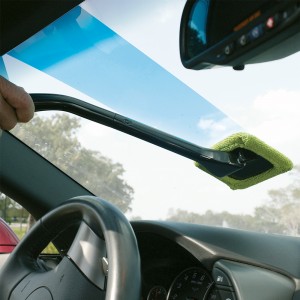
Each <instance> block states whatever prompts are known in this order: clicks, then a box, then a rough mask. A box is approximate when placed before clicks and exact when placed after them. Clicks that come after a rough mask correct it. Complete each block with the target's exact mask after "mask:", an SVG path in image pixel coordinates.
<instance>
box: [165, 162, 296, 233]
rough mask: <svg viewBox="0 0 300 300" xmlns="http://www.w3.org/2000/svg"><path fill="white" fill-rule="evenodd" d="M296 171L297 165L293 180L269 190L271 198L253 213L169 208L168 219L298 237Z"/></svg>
mask: <svg viewBox="0 0 300 300" xmlns="http://www.w3.org/2000/svg"><path fill="white" fill-rule="evenodd" d="M299 173H300V166H296V167H295V168H294V173H292V176H294V181H293V183H292V184H290V185H288V186H287V187H285V188H281V189H273V190H270V191H269V197H270V199H269V200H268V201H267V202H266V203H265V204H264V205H261V206H258V207H256V208H255V212H254V215H241V214H230V213H228V212H221V213H214V212H212V211H210V210H208V211H206V212H205V213H204V214H197V213H193V212H188V211H185V210H180V209H179V210H175V211H171V212H170V216H169V217H168V220H170V221H181V222H188V223H198V224H206V225H214V226H223V227H231V228H239V229H246V230H253V231H257V232H265V233H277V234H285V235H292V236H299V235H300V176H299V175H300V174H299Z"/></svg>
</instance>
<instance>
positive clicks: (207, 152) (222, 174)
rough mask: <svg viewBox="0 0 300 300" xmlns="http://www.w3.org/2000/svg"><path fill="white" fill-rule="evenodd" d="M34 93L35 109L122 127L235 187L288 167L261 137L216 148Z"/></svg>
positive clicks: (98, 109)
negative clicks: (64, 113)
mask: <svg viewBox="0 0 300 300" xmlns="http://www.w3.org/2000/svg"><path fill="white" fill-rule="evenodd" d="M31 97H32V99H33V101H34V104H35V111H43V110H63V111H66V112H70V113H73V114H76V115H78V116H81V117H83V118H87V119H89V120H91V121H94V122H97V123H100V124H103V125H105V126H108V127H111V128H114V129H116V130H119V131H122V132H124V133H126V134H129V135H132V136H134V137H136V138H139V139H142V140H144V141H146V142H148V143H151V144H154V145H156V146H159V147H161V148H164V149H167V150H169V151H172V152H174V153H177V154H179V155H181V156H184V157H186V158H189V159H191V160H193V161H195V162H197V165H198V166H199V167H200V168H201V169H203V170H205V171H206V172H207V173H209V174H211V175H213V176H215V177H217V178H225V180H226V178H227V177H230V179H235V181H233V182H231V180H230V182H229V183H228V182H226V183H227V184H228V185H229V186H230V187H231V188H241V187H239V185H238V184H235V182H237V183H239V182H240V181H241V180H245V182H244V183H243V184H242V186H243V187H247V186H250V185H252V184H254V183H252V179H251V184H249V183H248V185H247V184H245V183H246V179H248V178H252V177H255V178H256V176H257V175H260V174H261V175H263V173H266V175H265V176H263V178H262V179H260V180H257V181H256V182H255V183H257V182H259V181H262V180H265V179H267V178H270V177H272V176H275V175H277V174H278V173H277V171H276V172H275V173H276V174H274V172H273V171H272V169H274V166H275V169H280V170H281V172H284V171H287V170H285V168H278V167H277V165H276V163H277V164H278V162H277V160H278V157H277V156H280V157H284V156H283V155H281V154H280V155H277V156H276V158H274V161H273V158H272V157H271V156H272V155H273V152H274V151H275V152H276V153H277V151H276V150H273V149H272V148H271V147H269V146H267V145H265V144H264V143H262V142H261V141H259V142H258V140H254V139H253V138H249V136H248V135H245V134H244V135H243V136H244V137H243V138H241V136H236V137H235V136H234V137H233V138H228V139H226V140H225V141H224V144H222V143H221V144H220V145H219V146H218V147H217V148H216V149H209V148H204V147H200V146H198V145H195V144H193V143H190V142H188V141H185V140H183V139H181V138H178V137H176V136H174V135H171V134H168V133H166V132H163V131H161V130H158V129H156V128H153V127H150V126H147V125H145V124H143V123H140V122H137V121H135V120H133V119H130V118H127V117H126V116H122V115H120V114H117V113H115V112H112V111H109V110H107V109H104V108H101V107H98V106H95V105H92V104H90V103H86V102H84V101H82V100H79V99H77V98H73V97H69V96H64V95H56V94H31ZM243 140H244V142H243ZM262 145H264V146H262ZM261 148H262V149H261ZM263 148H264V149H265V150H263ZM247 149H248V150H247ZM252 151H253V152H252ZM260 155H261V156H260ZM270 157H271V158H270ZM287 161H288V165H289V166H291V162H290V161H289V160H287ZM279 164H280V166H281V165H285V164H286V163H285V161H283V162H282V161H281V160H280V163H279ZM282 170H283V171H282ZM269 171H270V172H269ZM279 173H280V172H279ZM265 177H266V178H265ZM258 178H260V177H258ZM253 179H254V178H253ZM222 180H223V179H222ZM225 180H224V182H225ZM232 183H234V184H232Z"/></svg>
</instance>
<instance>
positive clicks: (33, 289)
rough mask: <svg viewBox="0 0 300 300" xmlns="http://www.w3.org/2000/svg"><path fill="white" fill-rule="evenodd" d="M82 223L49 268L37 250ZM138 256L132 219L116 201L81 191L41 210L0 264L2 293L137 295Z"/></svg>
mask: <svg viewBox="0 0 300 300" xmlns="http://www.w3.org/2000/svg"><path fill="white" fill-rule="evenodd" d="M74 224H77V225H78V224H79V229H78V231H77V233H76V235H75V238H74V239H73V242H72V244H71V247H70V248H69V250H68V252H67V254H66V255H65V256H64V257H63V258H62V260H61V262H60V263H59V264H58V265H57V266H56V267H55V268H54V269H51V270H47V269H45V268H43V267H41V265H40V264H39V263H38V255H39V253H40V252H41V251H42V249H43V248H44V247H45V245H47V244H48V243H49V242H51V241H52V240H54V239H56V238H57V237H58V236H60V235H61V234H62V233H63V232H65V230H66V228H69V227H70V226H73V225H74ZM140 287H141V274H140V257H139V251H138V247H137V242H136V238H135V235H134V232H133V230H132V228H131V225H130V223H129V222H128V220H127V219H126V218H125V216H124V215H123V214H122V213H121V212H120V211H119V210H118V209H117V208H116V207H114V206H113V205H112V204H110V203H109V202H106V201H104V200H101V199H99V198H97V197H90V196H86V197H77V198H73V199H71V200H68V201H66V202H64V203H63V204H62V205H61V206H59V207H57V208H55V209H54V210H52V211H50V212H49V213H47V214H46V215H45V216H43V217H42V218H41V219H40V220H39V221H38V222H37V223H36V224H35V225H34V227H33V228H32V229H31V231H30V232H29V233H28V234H27V235H26V236H25V237H24V238H23V239H22V240H21V241H20V243H19V244H18V246H17V247H16V248H15V250H14V252H13V253H12V254H11V255H10V257H9V259H8V260H7V261H6V263H5V265H4V266H3V267H2V268H1V269H0V299H3V300H6V299H7V300H8V299H9V300H23V299H24V300H25V299H26V300H40V299H43V300H55V299H57V300H58V299H72V300H79V299H89V298H90V299H98V300H104V299H105V300H127V299H131V300H139V299H140Z"/></svg>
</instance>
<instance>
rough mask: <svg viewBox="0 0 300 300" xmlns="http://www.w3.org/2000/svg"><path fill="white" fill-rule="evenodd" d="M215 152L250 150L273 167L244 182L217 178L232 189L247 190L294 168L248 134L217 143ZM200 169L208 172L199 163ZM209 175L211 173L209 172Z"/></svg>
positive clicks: (279, 154)
mask: <svg viewBox="0 0 300 300" xmlns="http://www.w3.org/2000/svg"><path fill="white" fill-rule="evenodd" d="M212 148H213V149H215V150H220V151H225V152H230V151H232V150H234V149H237V148H244V149H247V150H250V151H252V152H254V153H256V154H258V155H260V156H261V157H263V158H264V159H266V160H268V161H269V162H270V163H271V164H272V165H273V167H272V168H271V169H269V170H267V171H265V172H263V173H261V174H258V175H256V176H252V177H249V178H246V179H243V180H237V179H234V178H231V177H230V175H229V176H225V177H222V178H220V177H216V178H217V179H219V180H221V181H223V182H224V183H225V184H227V185H228V186H229V187H230V188H231V189H233V190H236V189H245V188H248V187H250V186H252V185H255V184H257V183H259V182H262V181H264V180H267V179H269V178H272V177H274V176H276V175H279V174H281V173H284V172H287V171H289V170H291V169H292V168H293V163H292V162H291V161H290V160H289V159H288V158H287V157H286V156H284V155H283V154H282V153H280V152H279V151H277V150H276V149H274V148H272V147H270V146H269V145H267V144H265V143H264V142H263V141H261V140H259V139H258V138H257V137H255V136H253V135H250V134H248V133H236V134H233V135H231V136H229V137H228V138H226V139H224V140H223V141H221V142H219V143H217V144H216V145H214V146H213V147H212ZM195 164H196V166H197V167H198V168H200V169H201V170H203V171H205V172H207V170H206V169H205V168H204V167H203V166H201V165H200V164H199V163H198V162H196V163H195ZM207 173H209V172H207Z"/></svg>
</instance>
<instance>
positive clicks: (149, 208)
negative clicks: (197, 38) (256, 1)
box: [0, 0, 300, 300]
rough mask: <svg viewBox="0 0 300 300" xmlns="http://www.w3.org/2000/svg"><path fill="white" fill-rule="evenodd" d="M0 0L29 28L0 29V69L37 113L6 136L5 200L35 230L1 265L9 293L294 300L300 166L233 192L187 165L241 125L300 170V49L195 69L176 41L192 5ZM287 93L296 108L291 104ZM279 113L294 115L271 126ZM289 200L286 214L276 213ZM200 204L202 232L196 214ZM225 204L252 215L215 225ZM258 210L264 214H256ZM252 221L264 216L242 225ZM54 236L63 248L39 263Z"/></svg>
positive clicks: (1, 169)
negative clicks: (281, 56)
mask: <svg viewBox="0 0 300 300" xmlns="http://www.w3.org/2000/svg"><path fill="white" fill-rule="evenodd" d="M188 2H190V3H192V1H188ZM250 2H251V1H250ZM3 3H4V4H6V6H3V7H4V9H6V15H7V16H11V17H13V18H14V19H18V18H19V19H21V20H22V22H23V23H22V29H23V30H20V24H21V23H18V22H12V21H11V20H12V19H13V18H12V19H11V18H7V21H5V24H4V26H2V29H1V30H3V33H1V42H2V36H3V37H4V36H5V40H4V39H3V41H5V42H3V43H2V45H1V47H2V48H1V55H3V56H2V58H1V61H0V67H2V68H1V69H0V70H1V74H2V75H3V76H5V77H8V78H9V79H11V80H12V81H14V82H16V83H18V84H19V85H22V86H24V88H25V89H26V90H28V91H29V92H30V93H31V95H32V98H33V99H34V102H35V106H36V112H37V113H36V117H35V118H34V119H33V120H32V121H31V122H29V123H28V124H26V125H20V126H18V127H17V128H16V129H14V130H13V131H12V133H10V132H6V131H3V132H2V133H1V135H0V150H1V154H0V163H1V164H0V191H1V193H4V194H5V195H7V196H9V197H10V198H12V199H13V200H15V201H16V202H17V203H18V205H21V206H22V207H24V208H26V210H27V211H28V212H29V213H30V214H32V215H33V216H34V217H35V219H37V220H38V221H37V224H36V225H35V226H34V227H33V228H32V230H31V231H29V233H28V234H27V235H26V237H25V238H24V239H23V240H22V241H21V242H20V244H19V246H18V247H17V248H16V250H15V251H13V252H12V254H11V255H10V257H9V258H8V260H7V263H6V264H5V265H3V266H2V268H1V269H0V297H2V298H3V299H87V298H91V299H110V300H121V299H132V300H138V299H147V300H166V299H168V300H175V299H177V300H178V299H199V300H200V299H201V300H202V299H203V300H260V299H261V300H290V299H291V300H292V299H293V300H297V299H300V292H299V291H300V265H299V263H298V262H299V259H300V251H299V250H300V240H299V236H298V235H299V226H298V223H299V222H298V219H297V218H298V216H297V215H298V207H299V203H298V202H297V199H298V185H297V173H296V179H295V178H294V177H292V179H291V177H289V175H283V177H280V176H278V177H277V178H275V179H270V182H271V183H272V184H270V185H268V183H266V182H264V183H261V184H260V185H259V186H261V187H262V188H261V190H260V187H254V188H250V189H249V191H235V192H233V191H231V190H229V189H228V187H226V189H225V187H224V186H223V183H222V182H219V181H218V180H217V179H216V178H214V177H213V176H209V175H207V174H205V173H204V172H202V171H201V170H200V169H201V168H200V169H198V168H196V167H195V166H194V164H193V162H192V163H191V162H190V161H189V160H186V158H190V159H192V160H195V159H193V157H194V156H193V155H194V153H197V155H199V153H202V151H207V152H206V153H209V154H210V153H212V152H211V151H217V150H216V149H214V150H212V149H210V148H208V147H209V146H208V145H207V144H209V143H210V142H212V141H215V140H216V139H221V138H224V134H225V133H226V134H227V133H232V132H237V131H239V130H240V129H241V127H242V126H241V125H240V124H239V122H242V121H243V120H244V119H245V120H246V121H245V120H244V121H245V123H244V124H246V123H247V121H248V122H250V121H249V120H251V121H252V122H253V123H251V126H252V130H253V131H255V130H256V133H257V132H258V133H260V131H261V135H262V136H263V137H266V138H269V140H270V143H272V145H273V144H276V142H278V141H279V142H278V145H281V146H282V145H284V146H286V147H282V149H284V150H286V151H287V152H288V154H291V155H294V156H293V159H294V158H296V164H297V157H298V156H297V154H298V151H297V150H298V148H297V147H298V142H297V134H298V133H297V132H296V130H295V128H296V125H297V124H298V123H297V118H298V115H299V111H296V109H297V105H294V106H293V104H294V100H295V98H297V96H298V93H297V90H296V91H295V90H294V89H295V85H296V84H297V80H298V73H297V71H295V70H293V72H289V70H290V67H291V66H292V65H294V64H296V62H297V55H298V58H299V53H298V54H296V59H294V60H293V58H291V60H289V58H287V62H286V63H285V62H284V60H283V62H282V64H281V63H280V62H278V64H276V62H274V64H275V67H274V69H272V68H271V67H270V69H268V67H265V65H264V64H262V65H261V66H260V65H258V66H254V67H253V68H252V67H249V73H250V75H251V76H250V75H249V73H246V71H243V72H245V73H233V72H236V71H233V70H231V68H230V69H229V68H223V70H203V71H200V72H206V73H196V74H195V73H194V72H193V71H190V70H183V66H182V65H181V62H180V55H179V45H178V44H179V43H177V42H178V36H179V27H180V26H179V25H180V24H179V23H180V19H181V15H182V12H183V9H184V5H185V1H177V2H176V3H173V2H172V1H166V2H165V3H161V1H153V3H152V4H150V2H149V3H145V2H143V3H142V2H140V1H129V0H128V3H126V1H120V0H115V1H110V2H107V1H104V0H103V1H93V0H87V1H85V2H83V3H81V1H64V5H62V6H60V5H53V3H51V1H49V2H47V3H44V1H32V2H31V1H28V3H27V1H26V2H24V3H23V4H22V3H21V4H19V5H21V6H19V7H18V8H17V7H16V6H15V5H16V4H15V3H14V1H3ZM295 3H296V4H297V5H298V6H297V7H298V8H299V1H298V2H297V1H296V2H295ZM296 4H295V5H296ZM1 5H2V3H1ZM116 7H118V9H116ZM298 8H297V9H298ZM116 10H117V11H116ZM25 12H26V13H25ZM123 12H124V16H125V17H124V16H123V17H122V14H123ZM125 12H126V13H125ZM160 14H161V15H160ZM44 16H45V17H44ZM174 16H175V17H174ZM58 17H59V18H58ZM172 17H173V19H172ZM26 18H29V19H30V20H31V22H25V20H26ZM57 18H58V19H57ZM170 19H172V20H176V26H171V25H174V23H172V22H168V20H170ZM152 21H153V22H152ZM154 21H155V22H154ZM145 24H146V25H145ZM23 26H24V28H23ZM175 27H176V28H175ZM164 28H167V29H164ZM160 31H161V32H160ZM169 32H173V33H174V32H175V33H176V34H177V40H175V41H174V39H172V37H173V36H174V35H172V34H170V35H168V33H169ZM151 33H152V34H151ZM145 36H147V38H145ZM140 41H142V42H140ZM154 45H161V47H158V48H159V49H158V48H156V47H153V46H154ZM137 48H138V49H137ZM150 48H151V49H152V48H154V50H153V52H150V50H149V49H150ZM172 49H173V50H172ZM149 57H150V58H149ZM272 63H273V62H271V63H270V64H272ZM205 66H206V65H205ZM278 66H280V68H282V69H280V70H281V72H282V73H281V74H278V73H276V72H275V71H277V70H278V69H279V67H278ZM284 67H285V68H286V69H284ZM181 68H182V69H181ZM247 68H248V66H246V70H247ZM277 68H278V69H277ZM266 69H268V71H266ZM270 70H271V71H270ZM287 70H288V71H287ZM272 71H273V72H272ZM190 72H192V73H190ZM230 72H231V73H230ZM190 74H192V75H190ZM266 74H267V75H268V76H270V77H268V76H267V75H266ZM284 75H286V76H287V77H288V78H287V79H290V80H287V81H288V83H287V85H286V86H285V85H283V82H284V79H285V78H283V77H284ZM195 78H196V79H195ZM269 78H272V80H270V79H269ZM258 79H259V80H258ZM193 80H195V81H193ZM271 81H274V82H273V83H272V84H271V83H270V82H271ZM281 84H282V86H283V88H281V89H279V90H275V92H276V93H274V90H273V89H271V87H272V88H274V86H277V85H278V86H279V87H281ZM268 88H270V89H271V91H270V93H269V94H268V93H267V92H266V89H268ZM197 89H199V90H197ZM200 90H201V92H200ZM202 93H203V95H205V97H208V98H209V96H211V98H213V99H214V100H215V102H213V103H211V102H209V101H206V99H205V97H203V96H201V95H202ZM260 93H264V94H260ZM65 95H67V96H65ZM254 95H255V96H256V98H255V97H254ZM278 95H279V96H281V95H282V97H287V98H288V96H290V97H291V98H292V100H293V101H290V102H288V103H291V104H287V105H286V106H284V105H283V106H282V104H281V102H280V101H277V100H278V99H277V98H276V97H277V96H278ZM242 96H243V97H245V99H244V102H243V99H241V98H240V97H242ZM250 96H251V97H252V98H253V97H254V98H255V101H254V102H253V103H252V102H251V105H252V104H253V106H254V110H251V107H250V106H251V105H250V104H249V103H250V102H249V101H250V100H249V99H248V98H249V97H250ZM279 96H278V97H279ZM247 97H248V98H247ZM272 97H274V98H275V102H272V99H273V98H272ZM221 98H223V99H226V100H227V102H225V103H222V101H221ZM231 98H232V99H231ZM252 98H251V99H252ZM270 99H271V100H270ZM252 100H253V99H252ZM287 101H288V100H287ZM255 105H256V106H255ZM244 106H245V108H244ZM219 107H222V109H219ZM257 107H258V108H259V109H257V110H255V109H256V108H257ZM290 107H292V108H291V109H289V108H290ZM252 108H253V107H252ZM273 109H274V110H273ZM229 110H232V111H233V112H232V115H231V118H229V117H227V115H226V113H227V112H228V111H229ZM282 110H283V113H282V114H286V118H283V120H285V121H286V122H283V121H281V122H280V125H279V127H275V126H273V127H272V126H270V127H268V126H269V125H270V124H273V125H274V123H272V121H273V120H275V119H276V118H278V116H280V117H282V114H281V111H282ZM225 112H226V113H225ZM268 112H270V118H267V115H268ZM65 113H67V114H65ZM288 113H290V114H288ZM202 114H204V116H202ZM74 115H75V116H76V117H75V118H74ZM233 116H234V117H236V118H238V119H239V121H238V122H235V121H234V120H233ZM239 117H240V118H239ZM256 119H257V123H255V120H256ZM279 120H282V119H281V118H279ZM295 120H296V121H295ZM258 123H259V124H260V125H262V126H261V127H258ZM70 124H71V125H70ZM146 124H147V125H146ZM249 124H250V123H249ZM276 124H277V123H276ZM295 124H296V125H295ZM254 125H255V126H256V127H257V128H258V129H256V127H255V126H254ZM251 126H250V125H249V128H251ZM265 128H267V130H264V129H265ZM270 128H271V129H270ZM274 128H275V129H274ZM282 128H284V129H282ZM208 129H210V130H211V131H209V130H208ZM276 129H277V130H276ZM280 129H282V131H281V130H280ZM289 129H290V130H289ZM291 131H293V132H294V134H295V140H293V141H292V142H291V140H290V139H286V140H285V138H287V136H290V135H288V134H287V133H291ZM166 132H168V133H166ZM126 134H127V135H126ZM182 137H183V139H182ZM185 139H187V140H188V141H186V140H185ZM146 142H149V144H148V143H146ZM199 144H200V145H201V146H199ZM203 145H204V146H205V147H206V148H204V147H203ZM157 146H159V147H157ZM161 148H163V149H161ZM98 149H100V151H99V150H98ZM268 149H269V148H268ZM166 150H170V151H171V152H170V153H169V152H168V151H166ZM213 153H218V152H213ZM178 154H179V155H178ZM204 156H205V155H204ZM200 161H201V160H200ZM120 162H121V163H120ZM123 166H124V167H123ZM99 169H100V170H99ZM125 169H126V171H125ZM216 169H217V170H220V169H221V167H220V165H219V164H218V162H217V167H216ZM208 173H212V172H208ZM199 174H202V175H199ZM198 176H199V177H198ZM284 176H286V177H284ZM217 177H218V176H217ZM282 178H283V179H282ZM294 179H295V181H293V180H294ZM272 180H273V181H272ZM130 182H133V183H134V184H133V185H134V188H132V187H131V185H130V184H131V183H130ZM140 183H143V185H141V186H142V187H141V188H139V186H140V185H139V184H140ZM289 184H290V185H289ZM285 187H287V188H288V192H287V193H286V194H285V193H284V192H285V190H284V189H285ZM294 187H295V188H294ZM279 188H281V189H279ZM227 189H228V191H227ZM270 189H271V196H272V195H273V196H274V197H273V198H272V199H273V200H274V199H275V201H273V202H271V204H270V205H269V206H267V205H264V204H262V203H264V202H259V199H260V200H261V198H263V197H267V195H268V194H267V191H269V190H270ZM133 190H135V192H136V196H135V198H134V201H133ZM261 191H262V193H261V194H259V192H261ZM272 191H273V194H272ZM274 191H275V193H274ZM258 195H260V196H258ZM259 197H261V198H259ZM258 198H259V199H258ZM102 199H105V200H102ZM199 199H200V200H199ZM290 199H292V200H293V201H294V202H289V201H288V200H290ZM295 199H296V200H295ZM280 200H282V201H281V202H280ZM261 201H262V200H261ZM282 202H283V204H284V205H283V206H282V207H283V208H284V209H286V211H285V212H286V214H283V215H280V216H278V215H277V214H276V213H278V210H276V209H278V207H281V206H280V205H281V204H282ZM111 203H113V204H114V205H117V206H118V207H119V209H116V208H115V206H114V205H112V204H111ZM168 203H172V204H170V206H168V205H169V204H168ZM173 203H174V206H173ZM285 204H286V205H285ZM175 205H177V206H175ZM255 205H256V206H255ZM276 205H277V206H276ZM202 206H203V207H205V208H207V213H205V214H203V215H202V219H201V220H204V222H205V224H199V223H201V221H200V222H199V221H198V220H199V219H197V217H199V216H197V214H198V215H199V214H200V209H201V207H202ZM226 206H228V207H229V206H230V207H231V209H232V211H235V210H234V209H237V208H238V209H240V211H242V213H241V214H240V215H241V217H240V218H239V219H238V220H237V222H236V223H234V220H235V219H234V215H230V214H229V213H227V214H226V213H224V214H221V213H220V215H219V214H218V215H217V217H219V223H217V224H212V222H211V223H210V221H211V220H212V219H213V217H215V216H216V213H215V212H214V210H215V209H216V210H218V208H219V207H222V209H224V210H225V208H226ZM245 207H246V208H245ZM250 207H251V209H254V208H255V207H256V208H258V209H257V210H256V211H254V212H253V211H252V215H250V214H251V213H250V212H249V211H251V209H250ZM289 207H292V209H289V210H288V208H289ZM135 209H136V210H135ZM203 209H204V208H203ZM121 211H122V212H123V213H121ZM245 212H246V213H245ZM255 213H257V215H258V216H259V217H258V219H256V223H255V224H254V223H247V220H249V219H250V220H254V217H253V214H255ZM259 213H261V214H260V215H259ZM263 213H264V214H263ZM124 214H125V215H126V217H125V216H124ZM139 214H141V215H142V217H140V215H139ZM260 216H261V218H260ZM265 216H267V217H269V219H267V221H266V220H265V219H264V218H263V217H265ZM184 217H186V218H184ZM147 218H149V219H154V220H147ZM176 218H177V219H176ZM128 219H130V222H129V221H128ZM178 220H179V221H178ZM0 221H1V220H0ZM283 221H285V223H280V222H283ZM289 221H294V222H289ZM204 222H203V223H204ZM230 222H232V224H235V225H234V226H231V223H230ZM253 222H254V221H253ZM245 224H246V225H245ZM249 224H250V225H249ZM251 224H254V225H255V226H256V225H257V226H258V225H261V227H259V229H260V232H257V231H258V229H257V227H255V226H254V225H253V227H252V228H251ZM283 224H284V225H283ZM286 224H287V225H286ZM212 225H218V226H212ZM0 226H3V227H4V228H5V230H7V225H6V224H5V223H3V222H0ZM247 226H248V227H247ZM229 227H235V228H229ZM0 228H1V227H0ZM8 232H10V234H11V235H10V237H11V238H12V239H14V243H17V240H16V239H15V237H14V235H13V234H12V232H11V231H8ZM293 232H294V233H295V234H294V236H291V235H292V233H293ZM278 233H281V234H278ZM49 242H53V243H54V244H55V246H56V247H57V249H58V251H59V254H57V253H53V254H51V255H44V254H41V255H40V252H41V251H42V250H43V248H44V247H45V246H47V244H48V243H49ZM12 246H13V247H14V246H15V244H14V245H12ZM0 250H1V240H0ZM9 250H12V249H11V248H10V249H9ZM0 252H1V251H0ZM6 258H7V257H6V256H5V259H6Z"/></svg>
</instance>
